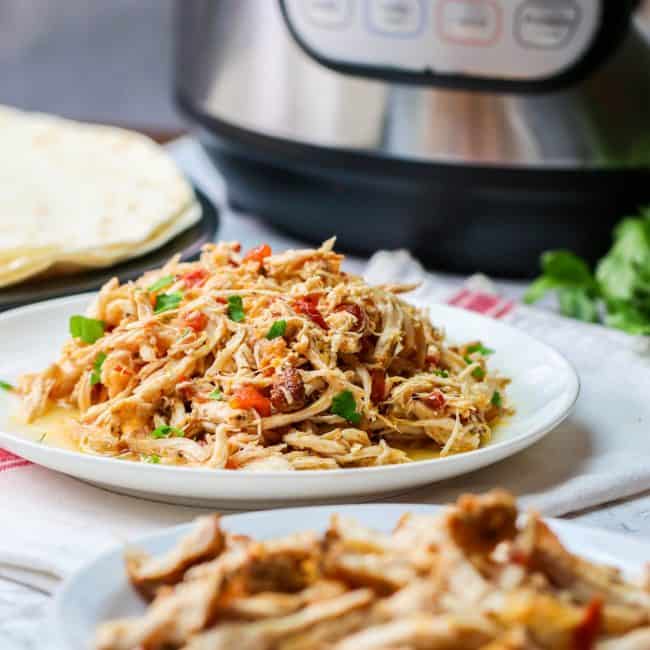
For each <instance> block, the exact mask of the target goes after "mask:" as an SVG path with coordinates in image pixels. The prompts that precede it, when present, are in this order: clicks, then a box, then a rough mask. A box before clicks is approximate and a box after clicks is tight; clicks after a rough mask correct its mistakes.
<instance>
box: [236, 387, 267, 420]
mask: <svg viewBox="0 0 650 650" xmlns="http://www.w3.org/2000/svg"><path fill="white" fill-rule="evenodd" d="M230 406H232V408H234V409H255V410H256V411H257V412H258V413H259V415H261V416H262V417H263V418H266V417H268V416H269V415H271V400H270V399H269V398H268V397H265V396H264V395H262V393H260V391H259V390H257V388H255V386H241V387H240V388H238V389H237V390H235V392H234V394H233V398H232V399H231V400H230Z"/></svg>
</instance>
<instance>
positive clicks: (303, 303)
mask: <svg viewBox="0 0 650 650" xmlns="http://www.w3.org/2000/svg"><path fill="white" fill-rule="evenodd" d="M319 300H320V294H319V293H310V294H309V295H307V296H304V297H303V298H299V299H298V300H295V301H294V303H293V308H294V309H295V310H296V311H297V312H298V313H299V314H303V315H304V316H307V318H309V319H310V320H311V321H313V322H314V323H316V325H318V326H319V327H321V328H323V329H324V330H328V329H329V326H328V325H327V323H326V322H325V319H324V318H323V314H321V313H320V311H318V307H317V305H318V301H319Z"/></svg>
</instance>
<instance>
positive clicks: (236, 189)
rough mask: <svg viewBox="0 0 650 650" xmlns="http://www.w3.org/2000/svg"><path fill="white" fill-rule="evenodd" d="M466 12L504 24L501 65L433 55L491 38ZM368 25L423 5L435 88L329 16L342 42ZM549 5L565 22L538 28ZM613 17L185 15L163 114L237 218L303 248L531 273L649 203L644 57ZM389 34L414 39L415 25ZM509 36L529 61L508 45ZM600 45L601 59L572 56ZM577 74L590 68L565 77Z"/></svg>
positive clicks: (413, 2)
mask: <svg viewBox="0 0 650 650" xmlns="http://www.w3.org/2000/svg"><path fill="white" fill-rule="evenodd" d="M621 2H622V3H623V4H628V3H626V2H625V0H621ZM479 5H480V6H485V7H488V8H489V7H492V8H494V7H496V8H498V9H500V10H501V11H502V14H501V15H500V18H499V23H498V24H499V26H500V30H501V31H500V33H503V34H509V35H510V36H509V39H510V40H508V41H504V43H505V44H502V45H501V46H500V47H501V49H500V50H499V52H498V56H497V55H494V56H488V54H487V46H485V45H484V44H481V43H480V42H479V43H478V44H473V45H471V47H468V49H467V51H465V50H464V49H463V48H464V46H463V44H462V43H461V44H460V45H459V44H458V43H451V44H450V43H447V45H445V47H443V46H442V44H441V43H442V39H441V38H440V34H439V32H440V29H443V27H440V24H441V22H440V21H443V22H444V21H445V20H450V21H451V22H450V23H449V24H450V25H451V27H449V25H447V26H446V27H444V29H450V30H451V35H452V36H453V37H454V38H455V37H456V36H458V35H459V34H460V35H461V36H462V38H464V39H465V41H466V40H467V34H468V30H469V33H470V36H471V34H472V33H473V32H472V30H475V29H478V30H479V32H481V30H483V32H481V33H484V30H485V29H487V30H488V31H489V29H491V27H493V26H494V25H495V24H496V23H495V21H493V20H491V19H490V18H489V16H488V17H487V18H486V17H485V16H483V18H482V19H481V17H480V16H479V17H478V18H477V17H476V15H475V14H473V13H472V11H469V13H467V12H465V9H466V8H467V7H470V9H471V8H472V7H474V6H479ZM314 7H316V11H317V15H316V20H315V21H314V14H313V13H311V14H310V12H312V11H313V10H314ZM341 7H344V9H345V10H344V11H343V13H341V12H340V11H339V9H340V8H341ZM377 7H384V9H386V8H388V9H391V7H392V8H393V10H394V8H395V7H397V8H398V9H400V8H401V9H404V7H407V8H408V7H411V8H413V7H419V8H420V9H421V10H422V14H421V16H420V17H422V16H424V17H425V18H426V20H427V22H426V28H427V29H428V30H434V28H435V25H436V24H438V27H437V28H436V29H437V30H438V31H436V32H435V33H436V34H438V35H437V36H436V37H435V38H433V37H432V38H428V37H427V39H425V40H427V42H429V41H431V42H433V43H434V46H435V47H434V46H432V47H433V49H432V50H430V51H427V52H428V53H427V54H426V56H433V57H434V58H435V57H438V58H437V59H436V61H437V63H436V66H437V67H436V70H434V72H435V74H433V75H432V74H429V73H430V72H431V71H430V70H429V66H428V64H427V63H426V61H425V60H424V59H422V58H418V57H421V56H423V55H422V51H421V50H420V49H419V48H418V47H414V46H413V47H411V45H409V44H408V43H409V42H408V39H404V38H400V37H399V35H398V37H395V36H394V34H393V36H392V37H391V38H389V37H387V36H385V34H384V35H383V36H382V35H381V34H379V35H377V34H375V33H374V32H372V30H370V29H369V31H368V33H364V34H363V35H362V36H359V37H358V39H356V38H350V34H349V33H348V34H347V36H346V35H345V34H344V33H343V32H340V31H337V30H336V29H333V28H332V26H331V20H330V19H331V18H332V13H331V12H332V11H333V12H334V19H335V21H336V19H340V18H341V16H343V17H344V19H345V20H348V23H347V24H348V25H353V26H354V29H357V30H358V29H361V28H362V27H364V25H366V26H368V27H371V26H372V24H371V23H368V20H370V19H372V20H374V19H376V16H375V18H374V19H373V18H372V16H371V15H370V14H369V12H370V11H375V10H376V8H377ZM459 7H460V9H459ZM549 7H550V8H551V9H553V8H555V9H557V8H558V7H559V8H560V9H562V11H560V13H559V14H557V13H553V11H551V13H550V14H549V13H548V12H547V13H544V12H545V11H547V9H548V8H549ZM566 7H569V8H571V7H574V8H575V7H577V8H578V9H579V12H578V13H575V12H574V13H571V12H565V11H564V9H565V8H566ZM616 7H619V8H620V7H621V4H612V3H611V2H610V1H609V0H179V1H178V3H177V17H176V64H175V85H176V96H177V99H178V101H179V104H180V106H181V107H182V108H183V109H184V111H185V112H186V114H187V115H188V116H189V117H190V118H191V119H192V120H193V121H194V123H195V124H196V125H197V126H199V127H200V134H201V137H202V139H203V142H204V144H205V146H206V149H207V150H208V152H209V154H210V155H211V156H212V157H213V159H214V160H215V162H216V164H217V166H218V167H219V169H220V171H221V172H222V173H223V174H224V175H225V176H226V180H227V182H228V193H229V200H230V202H231V203H232V204H233V205H235V206H236V207H240V208H243V209H246V210H248V211H253V212H255V213H257V214H259V215H261V216H262V217H264V218H266V219H268V220H270V221H272V222H273V223H275V224H277V225H279V226H281V227H282V228H284V229H285V230H288V231H290V232H292V233H293V234H295V235H297V236H300V237H302V238H307V239H310V240H314V241H316V240H318V239H320V238H325V237H327V236H330V235H331V234H337V235H338V236H339V244H340V246H342V247H343V248H344V249H347V250H350V251H354V252H359V253H368V252H372V251H373V250H376V249H377V248H381V247H389V248H395V247H399V246H404V247H408V248H410V249H411V250H413V251H414V252H415V253H416V254H417V255H419V256H420V257H421V258H422V259H424V260H425V262H427V263H428V264H429V265H431V266H435V267H438V268H446V269H450V270H457V271H463V272H465V271H473V270H477V269H480V270H483V271H487V272H491V273H496V274H504V275H518V276H520V275H531V274H533V273H534V272H535V271H536V268H537V259H538V256H539V254H540V253H541V252H542V251H543V250H546V249H548V248H554V247H569V248H572V249H573V250H575V251H576V252H577V253H579V254H582V255H584V256H586V257H588V258H593V259H595V258H597V257H598V256H599V255H601V254H602V253H603V251H604V250H606V248H607V247H608V246H609V241H610V240H609V236H610V233H611V228H612V226H613V224H614V223H615V222H616V221H617V220H618V219H619V218H620V217H621V216H622V215H623V214H625V213H626V212H627V211H632V210H635V209H636V208H637V207H638V205H640V204H642V203H644V202H648V203H650V48H649V46H648V39H647V33H646V32H645V31H644V29H645V27H644V24H643V23H642V22H641V20H640V19H637V20H636V21H635V22H631V21H630V20H629V17H628V18H627V20H626V21H625V23H624V24H623V23H621V22H620V21H619V23H618V24H615V23H616V21H615V20H614V19H612V18H611V17H610V16H611V12H612V11H615V10H616ZM449 8H451V9H449ZM563 8H564V9H563ZM445 11H450V12H451V13H449V14H447V13H445ZM487 11H488V13H489V11H491V9H487ZM318 12H320V14H318ZM323 12H325V14H323ZM337 12H338V13H337ZM346 12H347V13H346ZM464 12H465V13H464ZM606 12H610V14H609V15H606ZM328 14H329V18H328ZM324 15H325V23H324V24H325V27H324V28H323V29H320V28H319V27H318V22H319V19H320V20H321V26H322V24H323V23H322V19H323V16H324ZM337 16H338V18H337ZM369 16H370V19H369ZM395 16H396V17H397V18H395ZM405 16H406V18H404V17H405ZM449 16H451V18H449ZM459 16H460V17H461V18H462V21H464V22H462V21H461V22H462V24H461V26H460V28H459V27H458V24H457V23H454V20H457V19H458V17H459ZM522 16H523V17H524V18H527V20H528V21H529V22H528V23H526V24H525V31H522V30H524V27H521V25H520V22H521V19H522ZM544 16H546V18H547V20H546V19H545V20H546V22H545V23H544V21H542V22H543V23H544V24H543V25H542V30H541V32H540V31H539V30H537V31H536V28H535V25H536V22H535V21H538V22H539V19H540V17H542V18H544ZM549 16H550V17H551V19H548V17H549ZM558 16H559V17H558ZM576 16H580V18H581V20H582V21H583V22H581V23H580V24H581V25H583V27H584V29H585V30H586V31H583V32H580V34H581V36H580V37H579V38H578V37H576V38H577V40H576V41H575V42H574V46H573V49H569V50H566V51H565V54H566V56H564V58H563V57H562V56H559V55H558V54H557V52H556V53H555V54H553V53H552V52H550V50H548V49H545V47H546V46H547V45H549V43H551V44H554V45H553V46H554V47H556V46H557V44H558V43H560V42H564V40H563V38H564V35H566V34H568V33H569V32H567V31H566V30H567V29H572V27H571V25H572V24H575V19H576ZM393 17H394V18H395V20H397V21H398V22H399V21H404V20H405V21H406V25H407V27H408V26H409V25H411V26H412V25H413V24H414V23H412V22H409V21H412V14H411V15H410V14H408V12H406V13H405V12H404V11H402V10H400V11H399V12H397V13H395V12H394V11H393ZM605 18H606V19H607V20H605ZM310 20H311V21H312V22H311V23H310V22H309V21H310ZM328 20H330V24H328ZM436 20H437V21H438V23H436V22H435V21H436ZM518 20H519V21H520V22H517V21H518ZM364 21H365V22H364ZM572 21H573V23H572ZM522 24H523V23H522ZM310 25H311V26H310ZM314 25H316V27H314ZM517 25H520V27H521V29H520V30H519V32H517V31H516V29H519V28H518V27H517ZM531 25H532V26H533V27H531ZM383 26H384V28H386V29H388V30H389V31H390V30H391V29H393V28H394V25H387V24H386V21H384V23H383ZM538 26H539V25H538ZM317 27H318V28H317ZM319 29H320V31H319ZM458 29H461V31H460V32H459V31H458ZM531 29H532V31H531ZM549 30H550V31H549ZM563 30H564V31H563ZM424 33H425V32H422V34H424ZM426 33H427V34H429V36H430V35H431V34H434V31H429V32H426ZM570 33H571V34H578V33H579V32H577V31H573V32H570ZM323 35H324V36H323ZM321 37H322V38H321ZM518 38H519V39H523V40H525V39H532V40H533V41H534V40H535V39H537V41H536V42H537V45H536V46H535V47H528V48H525V47H521V43H519V45H517V43H518V42H519V41H518V40H517V39H518ZM540 38H541V40H540ZM601 38H604V42H608V47H601V48H600V54H599V55H598V53H597V52H596V49H597V48H594V52H596V54H595V55H594V56H591V55H589V56H587V55H585V52H586V51H587V50H589V48H591V47H592V45H593V43H596V42H600V41H599V39H601ZM359 39H361V41H362V43H363V44H364V45H363V47H361V48H358V47H357V49H356V50H354V43H356V42H357V41H358V40H359ZM363 39H366V40H363ZM368 39H375V40H372V42H371V41H370V40H368ZM554 39H555V40H554ZM608 39H609V40H608ZM452 40H453V39H452ZM474 40H475V39H473V38H470V39H469V41H470V43H474ZM479 40H480V39H479ZM419 42H420V43H424V41H422V40H420V41H419ZM378 44H379V45H378ZM538 46H539V47H538ZM350 47H352V48H353V50H349V48H350ZM408 47H411V49H410V50H408ZM346 48H348V50H346ZM404 48H407V49H406V50H405V49H404ZM436 48H437V49H436ZM461 50H462V52H461V54H462V56H461V55H459V56H458V57H456V54H455V53H458V52H460V51H461ZM405 52H406V53H405ZM467 52H470V54H469V55H468V54H467ZM364 57H365V58H364ZM583 57H585V60H587V59H588V60H591V65H590V66H582V68H581V67H580V65H579V64H576V65H577V67H576V68H575V70H574V68H573V66H574V63H576V62H578V61H579V60H580V59H581V58H583ZM373 61H376V62H377V65H376V66H374V65H371V64H372V62H373ZM351 62H352V63H353V64H354V65H350V63H351ZM527 62H528V63H530V65H527ZM438 65H439V67H438ZM440 70H442V73H441V74H438V72H436V71H440ZM547 77H548V79H547ZM549 79H550V81H549ZM553 79H557V80H559V81H558V83H553ZM519 90H521V92H519Z"/></svg>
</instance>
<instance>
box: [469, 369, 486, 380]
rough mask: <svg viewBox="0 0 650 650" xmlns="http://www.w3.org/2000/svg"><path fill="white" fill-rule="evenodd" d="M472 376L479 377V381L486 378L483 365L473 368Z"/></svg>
mask: <svg viewBox="0 0 650 650" xmlns="http://www.w3.org/2000/svg"><path fill="white" fill-rule="evenodd" d="M472 377H474V379H478V380H479V381H480V380H481V379H485V370H483V368H481V366H479V367H478V368H475V369H474V370H472Z"/></svg>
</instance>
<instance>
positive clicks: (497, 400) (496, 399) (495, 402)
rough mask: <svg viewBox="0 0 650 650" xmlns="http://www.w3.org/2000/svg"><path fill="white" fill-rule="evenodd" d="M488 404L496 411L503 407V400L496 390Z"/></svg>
mask: <svg viewBox="0 0 650 650" xmlns="http://www.w3.org/2000/svg"><path fill="white" fill-rule="evenodd" d="M490 403H491V404H492V406H496V407H497V408H498V409H500V408H501V407H502V406H503V398H502V397H501V393H500V392H499V391H498V390H495V391H494V393H492V399H491V400H490Z"/></svg>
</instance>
